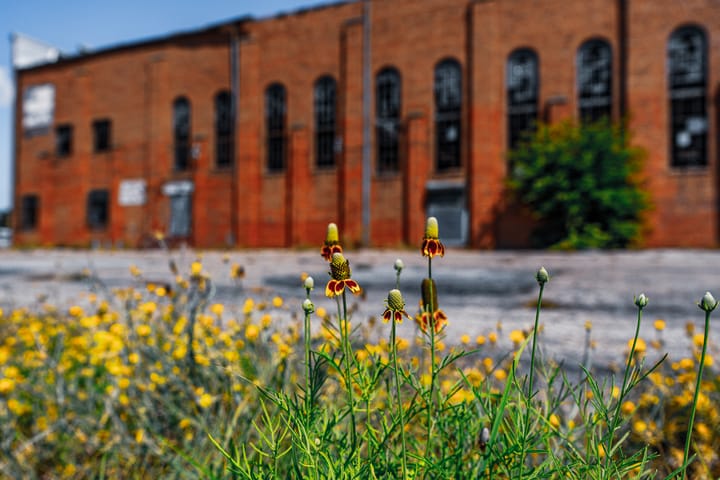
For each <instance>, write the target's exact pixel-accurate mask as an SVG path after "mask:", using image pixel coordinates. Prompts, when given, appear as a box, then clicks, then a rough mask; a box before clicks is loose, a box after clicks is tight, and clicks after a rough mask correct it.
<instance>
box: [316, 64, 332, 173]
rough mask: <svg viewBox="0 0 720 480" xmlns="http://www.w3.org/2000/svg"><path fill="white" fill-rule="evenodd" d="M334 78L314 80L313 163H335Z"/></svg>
mask: <svg viewBox="0 0 720 480" xmlns="http://www.w3.org/2000/svg"><path fill="white" fill-rule="evenodd" d="M335 91H336V84H335V79H334V78H332V77H330V76H324V77H320V78H319V79H318V81H317V82H315V165H317V166H318V167H332V166H333V165H335V117H336V115H335V111H336V105H337V102H336V100H335V98H336V96H335Z"/></svg>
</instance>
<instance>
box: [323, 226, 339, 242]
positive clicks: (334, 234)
mask: <svg viewBox="0 0 720 480" xmlns="http://www.w3.org/2000/svg"><path fill="white" fill-rule="evenodd" d="M339 242H340V234H338V227H337V225H335V224H334V223H328V228H327V236H326V237H325V243H326V244H327V245H335V244H336V243H339Z"/></svg>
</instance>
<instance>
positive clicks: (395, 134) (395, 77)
mask: <svg viewBox="0 0 720 480" xmlns="http://www.w3.org/2000/svg"><path fill="white" fill-rule="evenodd" d="M400 98H401V97H400V73H399V72H398V71H397V70H396V69H395V68H392V67H388V68H384V69H383V70H381V71H380V73H378V74H377V77H376V78H375V116H376V120H375V142H376V145H377V169H378V172H396V171H397V170H398V169H399V168H400Z"/></svg>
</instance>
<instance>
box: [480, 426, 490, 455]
mask: <svg viewBox="0 0 720 480" xmlns="http://www.w3.org/2000/svg"><path fill="white" fill-rule="evenodd" d="M489 441H490V430H489V429H488V428H487V427H483V429H482V432H480V441H479V442H478V443H479V444H480V449H481V450H485V448H486V447H487V444H488V442H489Z"/></svg>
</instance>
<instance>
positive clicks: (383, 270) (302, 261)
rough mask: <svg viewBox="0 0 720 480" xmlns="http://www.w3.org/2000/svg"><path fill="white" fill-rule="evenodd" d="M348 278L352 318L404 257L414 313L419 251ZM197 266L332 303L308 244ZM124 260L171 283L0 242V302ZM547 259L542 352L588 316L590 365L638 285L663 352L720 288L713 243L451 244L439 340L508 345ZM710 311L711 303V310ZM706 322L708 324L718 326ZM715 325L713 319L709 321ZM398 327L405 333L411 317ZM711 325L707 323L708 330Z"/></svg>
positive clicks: (139, 254)
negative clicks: (360, 295) (309, 287)
mask: <svg viewBox="0 0 720 480" xmlns="http://www.w3.org/2000/svg"><path fill="white" fill-rule="evenodd" d="M346 254H347V255H346V256H347V258H348V259H349V260H350V262H351V266H352V269H353V278H355V279H356V280H357V281H358V282H359V283H360V284H361V286H362V287H363V288H364V289H365V293H366V295H365V297H366V299H365V300H357V302H358V305H357V307H358V310H357V311H356V313H355V314H354V317H353V323H354V324H355V323H356V322H360V321H364V320H366V319H367V318H368V317H370V316H376V317H377V316H379V315H380V314H381V313H382V311H383V308H384V307H383V301H384V298H385V295H386V293H387V291H388V290H389V289H390V288H393V287H394V284H395V272H394V270H393V263H394V261H395V259H396V258H402V259H403V261H404V263H405V265H406V269H405V271H404V272H403V275H402V278H401V289H402V290H403V293H404V294H405V297H406V301H407V303H408V310H410V311H412V310H413V309H414V306H415V305H417V302H418V301H419V296H420V292H419V284H420V281H421V279H422V278H423V276H425V274H426V271H427V261H426V259H424V258H422V257H421V256H420V254H419V253H418V251H417V250H360V251H347V252H346ZM172 256H173V257H174V258H175V259H176V261H177V263H178V265H179V266H180V267H181V269H185V270H187V269H188V268H189V264H190V262H191V261H193V260H194V259H195V258H196V252H194V251H191V250H176V251H173V252H172ZM230 263H239V264H241V265H243V266H244V267H245V270H246V274H247V276H246V278H245V279H244V281H243V284H242V288H238V286H237V285H236V284H234V283H233V281H232V279H231V278H230V276H229V270H230V267H229V264H230ZM203 264H204V267H205V269H206V270H208V271H209V272H210V273H211V274H212V275H213V278H214V279H215V282H216V284H217V285H218V293H217V297H218V301H223V302H229V303H237V304H241V303H242V302H243V301H244V299H245V298H246V297H247V296H253V297H254V298H256V299H257V298H261V297H266V298H270V297H271V296H272V295H275V294H279V295H281V296H283V297H284V298H285V299H286V305H287V306H288V307H289V308H291V309H292V308H297V309H298V311H299V308H300V307H299V304H300V301H301V299H302V296H303V295H304V291H303V290H302V288H301V287H300V281H299V277H300V274H301V273H302V272H307V273H309V274H311V275H312V276H313V277H314V278H315V280H316V285H317V288H316V290H315V292H314V300H315V303H316V306H318V307H320V306H322V307H325V308H326V309H327V310H328V311H330V312H334V311H335V308H336V307H335V303H334V302H333V301H332V300H330V299H327V298H325V297H324V296H323V291H322V290H323V287H324V283H325V281H326V280H327V278H328V276H327V264H326V263H325V262H324V261H323V259H322V258H321V257H320V256H319V254H318V251H316V250H238V251H231V252H227V253H224V252H203ZM130 265H137V266H139V267H140V268H141V269H142V270H143V272H144V278H146V279H148V280H151V281H168V282H171V281H172V275H171V273H170V272H169V269H168V266H167V265H168V254H167V253H166V252H163V251H159V250H151V251H116V252H102V251H64V250H62V251H59V250H34V251H27V252H20V251H12V250H5V251H2V250H0V307H3V308H11V307H13V306H21V305H30V304H34V303H37V302H38V299H41V300H43V301H49V302H51V303H54V304H56V305H61V306H68V305H70V304H72V303H75V302H78V301H82V298H83V293H84V292H86V291H87V283H86V282H84V281H83V280H82V278H81V277H82V272H83V270H84V269H91V270H92V271H95V272H97V275H98V276H99V277H100V278H101V279H102V280H103V282H104V283H105V284H106V285H107V286H108V287H110V288H114V287H123V286H128V285H130V284H132V282H133V280H132V277H131V275H130V272H129V267H130ZM540 266H545V267H546V268H547V270H548V271H549V272H550V275H551V280H550V283H549V284H548V285H547V287H546V290H545V299H546V300H547V301H548V304H549V305H550V306H551V307H552V308H546V309H545V310H544V311H543V313H542V316H541V322H542V323H543V324H544V327H545V330H544V333H543V346H544V351H545V352H546V354H547V355H549V356H552V357H555V358H556V359H558V360H564V361H566V363H567V364H568V365H569V366H573V365H577V363H578V362H579V361H580V358H581V356H582V350H583V347H582V346H583V344H584V339H585V330H584V324H585V322H586V321H591V322H592V323H593V325H594V327H593V337H594V338H595V340H596V342H597V344H596V348H595V350H594V353H593V359H594V364H595V365H598V366H601V365H607V364H609V363H610V362H618V363H621V362H622V361H623V356H622V355H623V351H624V349H625V345H626V343H627V341H628V339H630V338H631V336H632V334H633V329H634V326H635V315H636V313H635V312H636V310H635V307H634V305H633V296H634V295H636V294H639V293H641V292H644V293H645V294H646V295H647V296H648V297H649V298H650V304H649V306H648V307H647V308H646V310H645V315H644V323H643V327H642V330H641V335H642V336H643V337H644V338H645V339H646V340H647V341H648V344H649V343H650V340H652V339H654V338H655V333H656V332H655V331H654V330H653V326H652V323H653V321H654V320H655V319H658V318H662V319H664V320H666V322H667V329H666V331H665V332H664V333H663V338H664V340H665V347H664V350H667V351H669V352H670V353H671V356H672V357H674V358H678V357H679V356H680V355H682V354H684V353H686V352H687V345H688V340H687V338H686V336H685V333H684V332H685V324H686V322H688V321H692V322H694V323H695V324H696V325H697V327H698V329H699V328H701V326H702V320H703V312H702V311H701V310H700V309H699V308H698V307H697V305H696V303H697V301H699V299H700V298H701V297H702V295H703V294H704V293H705V291H706V290H709V291H711V292H712V293H713V294H715V295H716V297H718V298H720V276H719V275H718V272H720V252H718V251H711V250H702V251H695V250H646V251H637V252H609V253H602V252H583V253H571V254H565V253H554V252H507V251H502V252H477V251H469V250H452V249H451V250H449V251H448V252H447V254H446V256H445V257H444V258H438V259H436V260H434V262H433V277H434V278H435V279H436V281H437V283H438V291H439V295H440V298H439V301H440V304H441V306H442V308H443V310H445V311H446V313H447V314H448V316H449V318H450V324H449V326H448V328H447V339H446V343H449V344H451V343H458V342H459V339H460V336H461V335H462V334H464V333H467V334H469V335H470V336H471V338H473V339H475V337H476V336H477V335H481V334H487V333H489V332H491V331H493V330H495V329H496V326H497V323H498V322H501V324H502V333H501V345H500V346H499V347H497V351H499V350H500V349H506V348H507V347H508V346H509V345H510V342H509V340H508V334H509V332H510V331H511V330H513V329H528V328H530V327H531V325H532V322H533V318H534V308H533V302H534V299H535V298H536V295H537V284H536V283H535V280H534V275H535V271H536V270H537V268H538V267H540ZM717 315H720V312H718V313H717ZM718 322H720V321H715V322H714V323H715V325H720V323H718ZM715 330H717V329H715ZM401 334H403V335H405V336H408V337H409V336H411V335H412V334H413V326H412V324H411V322H405V323H404V324H403V325H402V329H401ZM713 339H715V340H716V339H717V335H714V334H713V332H711V340H713Z"/></svg>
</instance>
